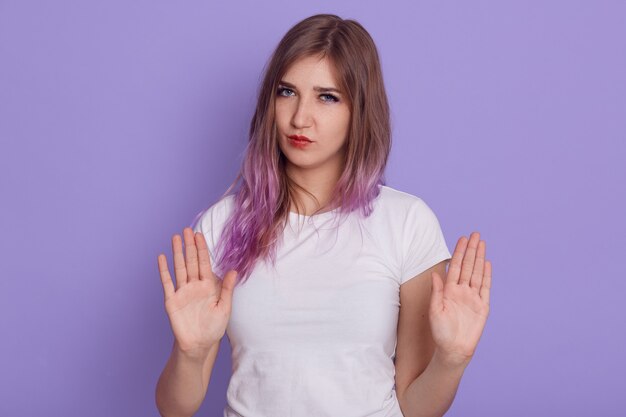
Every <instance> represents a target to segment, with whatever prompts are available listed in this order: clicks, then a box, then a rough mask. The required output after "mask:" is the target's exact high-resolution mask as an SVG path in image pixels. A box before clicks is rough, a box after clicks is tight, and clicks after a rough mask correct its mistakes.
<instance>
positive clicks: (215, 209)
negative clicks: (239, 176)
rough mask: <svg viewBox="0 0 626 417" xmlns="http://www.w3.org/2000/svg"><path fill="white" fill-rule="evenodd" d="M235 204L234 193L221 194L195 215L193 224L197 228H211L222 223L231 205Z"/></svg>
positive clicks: (229, 211)
mask: <svg viewBox="0 0 626 417" xmlns="http://www.w3.org/2000/svg"><path fill="white" fill-rule="evenodd" d="M234 206H235V195H234V194H228V195H225V196H222V197H220V198H219V200H217V201H216V202H215V203H213V204H212V205H211V206H209V207H208V208H207V209H205V210H203V211H201V212H200V213H199V214H198V215H197V216H196V221H195V222H194V224H195V225H196V227H195V228H196V229H197V228H201V229H203V230H210V229H213V228H214V227H215V226H216V225H219V224H223V223H224V222H225V221H226V219H227V218H228V216H229V215H230V213H231V211H232V210H233V207H234Z"/></svg>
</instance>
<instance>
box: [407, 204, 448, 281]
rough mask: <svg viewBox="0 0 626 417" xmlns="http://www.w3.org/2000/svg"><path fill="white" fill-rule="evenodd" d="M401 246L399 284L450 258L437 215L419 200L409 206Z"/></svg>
mask: <svg viewBox="0 0 626 417" xmlns="http://www.w3.org/2000/svg"><path fill="white" fill-rule="evenodd" d="M402 245H403V258H402V268H401V271H402V272H401V274H400V284H404V283H405V282H407V281H408V280H410V279H411V278H413V277H415V276H417V275H419V274H420V273H422V272H424V271H425V270H427V269H428V268H430V267H432V266H434V265H436V264H438V263H439V262H441V261H444V260H446V259H450V258H452V256H451V255H450V251H449V250H448V247H447V245H446V241H445V238H444V236H443V232H442V230H441V227H440V225H439V220H438V219H437V216H435V213H434V212H433V211H432V210H431V208H430V207H428V205H427V204H426V203H425V202H424V201H423V200H422V199H419V198H417V199H416V200H415V201H414V202H413V203H412V204H411V206H410V208H409V210H408V214H407V217H406V218H405V222H404V227H403V240H402Z"/></svg>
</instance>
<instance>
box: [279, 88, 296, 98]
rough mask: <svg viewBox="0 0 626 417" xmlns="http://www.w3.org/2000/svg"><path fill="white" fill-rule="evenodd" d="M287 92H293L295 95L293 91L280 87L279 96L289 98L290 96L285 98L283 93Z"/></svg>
mask: <svg viewBox="0 0 626 417" xmlns="http://www.w3.org/2000/svg"><path fill="white" fill-rule="evenodd" d="M285 91H291V92H292V93H293V91H292V90H290V89H289V88H286V87H278V95H279V96H284V97H288V96H285V95H284V94H283V92H285Z"/></svg>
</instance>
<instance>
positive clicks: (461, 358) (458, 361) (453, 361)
mask: <svg viewBox="0 0 626 417" xmlns="http://www.w3.org/2000/svg"><path fill="white" fill-rule="evenodd" d="M471 359H472V357H471V356H466V355H461V354H456V353H449V352H443V351H441V350H439V349H435V354H434V355H433V360H434V361H436V362H437V363H438V364H439V365H441V366H442V367H445V368H449V369H455V370H462V369H465V368H466V367H467V365H469V362H470V360H471Z"/></svg>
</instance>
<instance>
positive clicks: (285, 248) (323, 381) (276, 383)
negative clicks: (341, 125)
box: [195, 186, 451, 417]
mask: <svg viewBox="0 0 626 417" xmlns="http://www.w3.org/2000/svg"><path fill="white" fill-rule="evenodd" d="M233 203H234V198H233V196H232V195H229V196H227V197H224V198H223V199H221V200H220V201H218V202H217V203H216V204H214V205H213V206H211V207H210V208H209V209H208V210H207V211H206V212H204V213H203V214H202V216H201V217H200V219H199V221H198V223H197V225H196V227H195V230H196V231H201V232H202V233H203V234H204V236H205V238H206V240H207V244H208V246H209V250H210V252H211V258H212V261H214V259H215V256H214V248H215V246H216V244H217V242H218V239H219V237H220V235H221V232H222V230H223V225H224V222H225V220H226V219H227V217H228V215H229V214H230V212H231V211H232V209H233ZM373 208H374V210H373V212H372V214H371V215H370V216H369V217H367V218H365V219H361V218H360V217H361V216H360V215H359V214H358V213H356V212H354V213H351V214H350V215H349V217H348V218H347V219H346V220H345V221H344V222H343V223H342V224H341V225H340V226H339V228H338V229H336V230H335V229H333V228H332V227H331V226H332V225H333V222H332V217H333V215H334V214H335V212H336V210H333V211H329V212H326V213H321V214H317V215H314V216H298V215H297V214H296V213H290V215H289V216H290V219H289V224H288V225H287V227H286V228H285V231H284V235H283V241H282V244H281V245H280V246H279V247H278V251H277V263H276V270H275V271H274V270H273V269H272V267H271V264H270V263H269V261H268V262H267V263H266V262H258V263H257V264H256V266H255V268H254V269H253V272H252V274H251V275H250V277H249V279H248V281H247V282H246V283H245V284H243V285H240V286H237V287H235V291H234V293H233V306H232V313H231V317H230V321H229V323H228V327H227V336H228V339H229V341H230V344H231V347H232V362H233V369H232V376H231V378H230V382H229V385H228V391H227V406H226V408H225V410H224V417H235V416H237V417H311V416H314V417H323V416H329V417H338V416H341V417H352V416H354V417H357V416H359V417H364V416H369V417H402V412H401V411H400V407H399V404H398V400H397V397H396V391H395V384H394V382H395V380H394V375H395V367H394V359H395V348H396V340H397V324H398V312H399V308H400V285H401V284H402V283H404V282H406V281H408V280H409V279H411V278H413V277H415V276H416V275H418V274H419V273H421V272H423V271H424V270H426V269H428V268H430V267H432V266H433V265H435V264H437V263H439V262H441V261H443V260H446V259H450V258H451V255H450V252H449V251H448V248H447V246H446V243H445V240H444V236H443V233H442V231H441V228H440V226H439V222H438V220H437V218H436V216H435V214H434V213H433V212H432V210H431V209H430V208H429V207H428V206H427V205H426V203H425V202H424V201H423V200H421V199H420V198H418V197H416V196H413V195H411V194H407V193H404V192H402V191H398V190H395V189H393V188H391V187H388V186H381V191H380V193H379V195H378V197H376V199H375V200H374V202H373ZM298 228H300V231H299V232H298ZM213 265H214V263H213ZM425 279H430V277H427V278H425Z"/></svg>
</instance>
